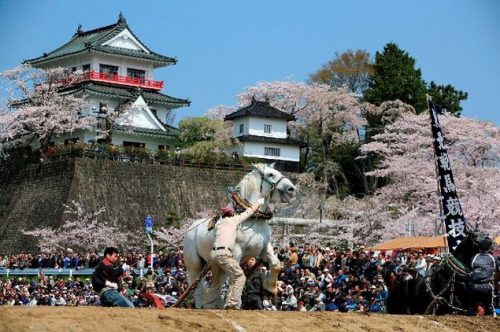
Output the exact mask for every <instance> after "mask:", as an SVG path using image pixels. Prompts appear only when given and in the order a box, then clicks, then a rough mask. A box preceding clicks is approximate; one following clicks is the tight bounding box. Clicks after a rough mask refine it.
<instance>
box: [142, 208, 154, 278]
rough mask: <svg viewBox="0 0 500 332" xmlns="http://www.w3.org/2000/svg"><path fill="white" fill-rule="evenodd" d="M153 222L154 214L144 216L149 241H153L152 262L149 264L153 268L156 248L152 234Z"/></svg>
mask: <svg viewBox="0 0 500 332" xmlns="http://www.w3.org/2000/svg"><path fill="white" fill-rule="evenodd" d="M153 224H154V219H153V217H152V216H150V215H149V214H148V215H147V216H146V218H144V226H145V227H146V235H147V236H148V239H149V242H150V243H151V257H150V259H151V262H150V263H149V266H150V267H151V269H153V255H154V249H153V239H152V238H151V234H153Z"/></svg>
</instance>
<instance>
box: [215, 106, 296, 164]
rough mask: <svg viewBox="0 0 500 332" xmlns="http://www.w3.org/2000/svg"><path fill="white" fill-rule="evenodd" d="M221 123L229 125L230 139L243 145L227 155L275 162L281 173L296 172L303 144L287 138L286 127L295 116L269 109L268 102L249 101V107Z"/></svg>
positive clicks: (234, 148)
mask: <svg viewBox="0 0 500 332" xmlns="http://www.w3.org/2000/svg"><path fill="white" fill-rule="evenodd" d="M224 120H225V121H232V123H233V137H234V138H235V139H238V141H239V142H241V143H242V144H241V146H235V147H233V148H232V151H230V152H236V153H238V155H240V156H244V157H250V158H256V159H259V160H262V161H264V162H276V165H277V168H278V169H281V170H286V171H298V170H299V164H300V149H301V148H303V147H305V144H304V143H302V142H300V141H297V140H294V139H292V138H290V137H289V136H288V127H287V123H288V122H289V121H294V120H295V116H293V115H291V114H288V113H286V112H283V111H281V110H279V109H277V108H275V107H272V106H271V105H270V104H269V102H267V101H257V100H252V103H251V104H250V105H248V106H246V107H243V108H240V109H238V110H237V111H235V112H233V113H231V114H228V115H226V117H225V118H224Z"/></svg>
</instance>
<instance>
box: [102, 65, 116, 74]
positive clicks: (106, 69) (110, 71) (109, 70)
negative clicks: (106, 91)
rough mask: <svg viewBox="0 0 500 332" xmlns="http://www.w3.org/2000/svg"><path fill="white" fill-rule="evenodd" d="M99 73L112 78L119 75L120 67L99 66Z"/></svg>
mask: <svg viewBox="0 0 500 332" xmlns="http://www.w3.org/2000/svg"><path fill="white" fill-rule="evenodd" d="M99 72H100V73H103V74H109V75H110V76H116V75H118V66H112V65H103V64H102V63H101V64H99Z"/></svg>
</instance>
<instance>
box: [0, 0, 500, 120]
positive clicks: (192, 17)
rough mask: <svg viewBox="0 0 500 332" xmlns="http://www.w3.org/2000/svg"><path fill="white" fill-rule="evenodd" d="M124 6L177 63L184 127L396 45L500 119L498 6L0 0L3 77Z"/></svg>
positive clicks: (461, 2) (481, 113)
mask: <svg viewBox="0 0 500 332" xmlns="http://www.w3.org/2000/svg"><path fill="white" fill-rule="evenodd" d="M120 11H122V12H123V14H124V15H125V18H126V19H127V22H128V24H129V26H130V27H131V29H132V30H133V31H134V33H135V34H136V35H137V36H138V37H139V38H140V39H141V40H142V41H143V42H144V43H145V44H146V45H147V46H148V47H149V48H150V49H152V50H153V51H155V52H158V53H161V54H164V55H168V56H174V57H176V58H177V59H178V61H179V62H178V64H177V65H175V66H169V67H166V68H162V69H159V70H157V72H156V74H155V79H158V80H164V81H165V84H166V88H165V89H164V90H163V92H164V93H166V94H169V95H172V96H175V97H180V98H189V99H190V100H191V101H192V104H191V107H189V108H184V109H180V110H178V111H177V121H178V120H180V119H182V118H183V117H184V116H201V115H203V113H205V112H206V111H207V110H208V109H209V108H211V107H213V106H216V105H220V104H227V105H232V104H234V103H235V96H236V95H237V94H238V93H240V92H241V91H242V90H243V89H244V88H245V87H247V86H250V85H253V84H255V83H257V82H260V81H274V80H285V79H290V78H291V79H294V80H298V81H305V80H306V79H307V77H308V75H309V74H310V73H312V72H314V71H315V70H317V69H318V68H319V67H320V66H321V65H322V64H323V63H326V62H327V61H328V60H330V59H331V58H332V57H333V56H334V54H335V52H339V53H341V52H344V51H346V50H348V49H364V50H367V51H369V52H370V54H372V56H374V54H375V52H376V51H381V50H382V49H383V47H384V45H385V44H386V43H388V42H395V43H397V44H398V45H399V46H400V47H401V48H402V49H404V50H406V51H408V52H409V54H410V55H411V56H413V57H414V58H415V59H416V60H417V67H419V68H421V70H422V73H423V78H424V79H425V80H426V81H428V82H430V81H431V80H434V81H435V82H436V83H438V84H448V83H449V84H452V85H453V86H455V88H457V89H460V90H464V91H467V92H468V93H469V99H468V100H467V101H466V102H464V103H463V108H464V112H463V115H464V116H466V117H470V118H476V119H483V120H488V121H492V122H494V123H496V124H497V125H498V124H500V112H499V108H500V106H498V96H500V1H496V0H484V1H467V0H446V1H445V0H443V1H430V0H428V1H425V0H420V1H413V0H405V1H393V0H391V1H390V0H381V1H369V0H367V1H355V0H353V1H332V0H330V1H327V0H325V1H314V0H309V1H307V0H302V1H298V0H283V1H273V0H252V1H230V0H220V1H201V0H200V1H195V0H169V1H166V0H165V1H133V0H131V1H126V0H121V1H102V0H101V1H95V0H86V1H70V0H60V1H50V0H47V1H41V0H33V1H28V0H10V1H9V0H0V31H1V32H2V33H1V34H0V49H1V50H2V52H1V53H2V55H1V57H0V71H3V70H5V69H9V68H12V67H15V66H16V65H18V64H19V63H20V62H21V61H22V60H23V59H29V58H33V57H37V56H40V55H41V54H42V53H43V52H49V51H52V50H53V49H55V48H56V47H59V46H61V45H62V44H63V43H65V42H67V41H68V40H69V39H70V38H71V36H72V35H73V33H74V32H75V31H76V27H77V26H78V24H82V26H83V29H84V30H89V29H94V28H97V27H101V26H105V25H108V24H113V23H115V22H116V20H117V18H118V14H119V12H120ZM2 94H3V93H2ZM3 95H4V94H3Z"/></svg>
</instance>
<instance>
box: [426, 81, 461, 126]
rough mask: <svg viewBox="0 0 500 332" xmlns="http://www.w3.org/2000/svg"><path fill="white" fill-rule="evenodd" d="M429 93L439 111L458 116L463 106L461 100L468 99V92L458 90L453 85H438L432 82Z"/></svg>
mask: <svg viewBox="0 0 500 332" xmlns="http://www.w3.org/2000/svg"><path fill="white" fill-rule="evenodd" d="M428 93H429V95H430V96H432V100H433V101H434V104H435V105H436V107H437V109H438V111H439V112H442V111H446V112H448V113H450V114H453V115H454V116H456V117H460V114H461V113H462V106H460V102H461V101H462V100H467V92H464V91H462V90H456V89H455V88H454V87H453V86H452V85H450V84H448V85H437V84H436V83H434V82H431V84H430V85H429V89H428Z"/></svg>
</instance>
